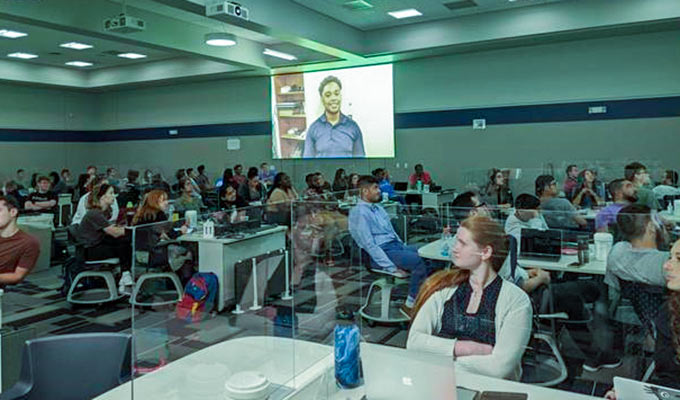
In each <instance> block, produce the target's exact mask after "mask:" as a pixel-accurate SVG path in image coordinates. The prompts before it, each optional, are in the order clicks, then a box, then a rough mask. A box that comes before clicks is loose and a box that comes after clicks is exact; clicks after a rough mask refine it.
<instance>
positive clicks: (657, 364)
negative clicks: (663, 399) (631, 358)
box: [605, 240, 680, 400]
mask: <svg viewBox="0 0 680 400" xmlns="http://www.w3.org/2000/svg"><path fill="white" fill-rule="evenodd" d="M663 269H664V272H665V274H666V288H667V289H668V290H670V296H669V298H668V302H666V304H664V305H663V306H662V307H661V309H660V310H659V314H658V315H657V316H656V319H655V320H654V326H655V328H656V341H655V344H654V353H652V359H653V360H654V372H653V373H652V376H651V377H650V379H649V381H648V382H649V383H651V384H654V385H661V386H666V387H670V388H674V389H680V379H678V377H680V240H678V241H676V242H675V244H673V247H672V248H671V252H670V257H669V258H668V259H667V260H666V262H665V263H664V265H663ZM605 398H606V399H609V400H616V393H615V392H614V391H610V392H609V393H607V395H606V396H605Z"/></svg>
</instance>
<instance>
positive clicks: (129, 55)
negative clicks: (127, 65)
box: [118, 53, 146, 60]
mask: <svg viewBox="0 0 680 400" xmlns="http://www.w3.org/2000/svg"><path fill="white" fill-rule="evenodd" d="M118 57H122V58H129V59H131V60H136V59H138V58H145V57H146V55H145V54H139V53H120V54H118Z"/></svg>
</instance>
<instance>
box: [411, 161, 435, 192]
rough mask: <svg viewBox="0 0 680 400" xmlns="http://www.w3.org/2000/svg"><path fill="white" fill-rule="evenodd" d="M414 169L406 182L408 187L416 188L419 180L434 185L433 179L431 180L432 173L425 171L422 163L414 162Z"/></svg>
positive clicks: (424, 183)
mask: <svg viewBox="0 0 680 400" xmlns="http://www.w3.org/2000/svg"><path fill="white" fill-rule="evenodd" d="M414 168H415V171H414V172H413V173H412V174H411V175H410V176H409V177H408V184H409V187H411V188H412V189H415V188H417V186H418V181H420V182H421V183H422V184H423V185H430V186H432V185H434V181H433V180H432V175H431V174H430V173H429V172H427V171H425V169H424V168H423V164H416V166H415V167H414Z"/></svg>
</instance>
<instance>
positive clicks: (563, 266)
mask: <svg viewBox="0 0 680 400" xmlns="http://www.w3.org/2000/svg"><path fill="white" fill-rule="evenodd" d="M441 250H442V246H441V239H438V240H435V241H434V242H431V243H428V244H426V245H425V246H423V247H421V248H419V249H418V255H419V256H421V257H423V258H428V259H431V260H438V261H451V257H445V256H442V253H441ZM593 250H594V249H593V246H590V262H589V263H588V264H586V265H583V266H580V267H576V266H571V265H570V264H572V263H574V262H576V261H578V256H576V255H573V256H571V255H570V256H568V255H564V254H562V257H560V259H559V260H558V261H549V260H536V259H526V258H521V257H520V258H518V260H517V262H518V263H520V264H521V265H522V266H524V267H538V268H542V269H544V270H546V271H557V272H573V273H577V274H590V275H604V274H605V272H606V270H607V262H606V261H599V260H596V259H595V252H594V251H593Z"/></svg>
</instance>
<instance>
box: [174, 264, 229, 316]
mask: <svg viewBox="0 0 680 400" xmlns="http://www.w3.org/2000/svg"><path fill="white" fill-rule="evenodd" d="M218 288H219V285H218V283H217V275H215V274H213V273H212V272H198V273H196V274H194V276H192V277H191V279H190V280H189V282H188V283H187V285H186V287H185V288H184V295H183V296H182V300H181V301H180V302H179V303H177V309H176V311H175V312H176V315H177V318H178V319H180V320H182V321H184V322H187V323H192V322H200V321H202V320H203V319H205V317H206V316H207V315H208V314H209V313H210V312H211V311H212V310H213V308H215V297H216V296H217V290H218Z"/></svg>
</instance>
